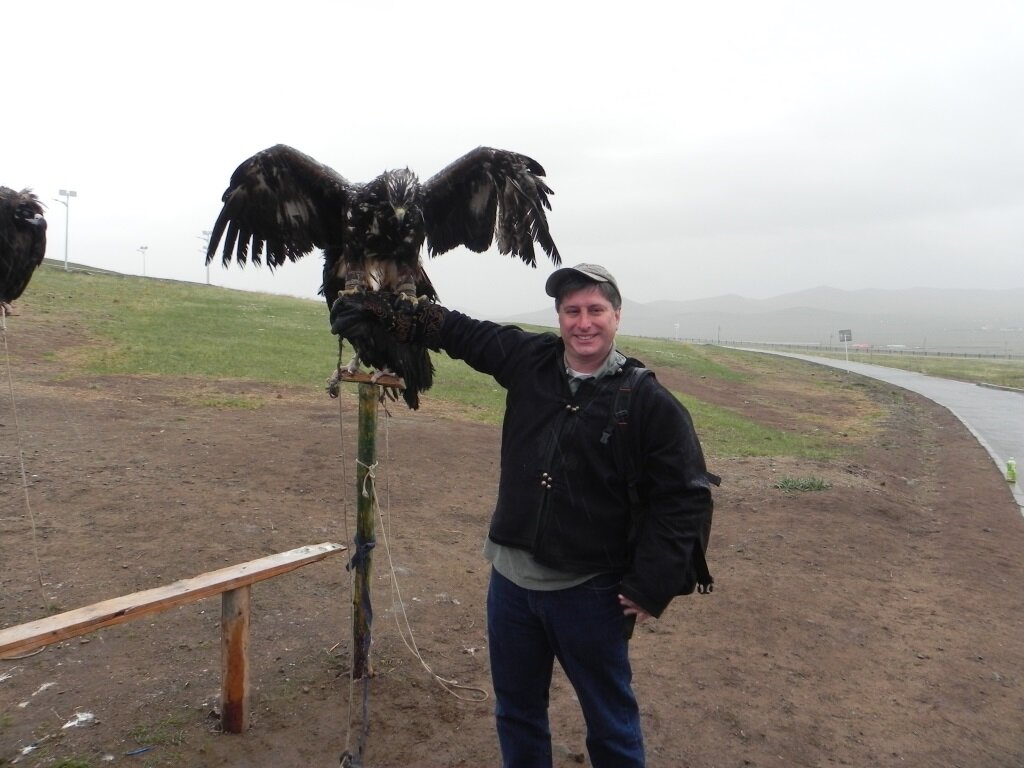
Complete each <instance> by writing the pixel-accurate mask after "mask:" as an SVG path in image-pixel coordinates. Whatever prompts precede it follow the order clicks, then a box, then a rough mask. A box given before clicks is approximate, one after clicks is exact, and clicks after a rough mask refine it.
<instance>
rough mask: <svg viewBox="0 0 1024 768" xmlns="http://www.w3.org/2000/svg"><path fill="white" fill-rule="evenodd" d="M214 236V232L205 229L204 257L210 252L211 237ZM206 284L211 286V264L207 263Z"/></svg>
mask: <svg viewBox="0 0 1024 768" xmlns="http://www.w3.org/2000/svg"><path fill="white" fill-rule="evenodd" d="M212 234H213V231H212V230H209V229H204V230H203V237H202V241H203V256H206V252H207V251H208V250H210V235H212ZM206 284H207V285H209V284H210V263H209V262H206Z"/></svg>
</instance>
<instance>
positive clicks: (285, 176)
mask: <svg viewBox="0 0 1024 768" xmlns="http://www.w3.org/2000/svg"><path fill="white" fill-rule="evenodd" d="M544 176H545V172H544V169H543V168H542V167H541V165H540V163H538V162H537V161H536V160H533V159H532V158H530V157H527V156H526V155H521V154H517V153H515V152H509V151H506V150H502V149H492V148H490V147H477V148H476V149H474V150H472V151H471V152H468V153H467V154H465V155H463V156H462V157H460V158H459V159H457V160H455V161H454V162H452V163H451V164H449V165H448V166H447V167H446V168H444V169H443V170H441V171H440V172H439V173H437V174H435V175H434V176H431V177H430V178H429V179H427V180H426V181H425V182H421V181H420V180H419V178H418V177H417V175H416V174H415V173H413V172H412V171H410V170H409V169H408V168H400V169H396V170H386V171H384V172H383V173H381V174H380V175H379V176H377V178H375V179H373V180H372V181H369V182H366V183H354V182H350V181H348V180H347V179H346V178H345V177H343V176H342V175H340V174H339V173H337V172H336V171H335V170H333V169H332V168H329V167H328V166H326V165H324V164H322V163H320V162H318V161H317V160H315V159H313V158H312V157H310V156H309V155H306V154H303V153H302V152H299V151H298V150H296V149H293V148H292V147H289V146H285V145H283V144H278V145H277V146H274V147H271V148H269V149H265V150H263V151H261V152H257V153H256V154H255V155H253V156H252V157H250V158H249V159H247V160H245V161H244V162H243V163H242V164H241V165H239V166H238V168H236V169H235V172H234V173H233V174H232V175H231V182H230V184H229V186H228V188H227V190H225V192H224V194H223V196H222V198H221V201H222V202H223V204H224V205H223V208H222V209H221V212H220V215H219V216H218V217H217V221H216V222H215V223H214V225H213V229H212V230H211V234H210V242H209V246H208V249H207V252H206V263H207V264H209V263H210V262H211V261H212V260H213V259H214V257H215V255H216V252H217V248H218V245H219V243H220V241H221V239H222V238H223V240H224V246H223V252H222V263H223V265H224V266H225V267H227V266H229V265H230V264H231V261H232V258H234V260H235V261H236V262H237V263H238V264H239V265H240V266H243V267H244V266H245V264H246V262H247V261H251V262H252V263H253V264H256V265H260V264H261V263H266V266H267V267H269V268H270V269H271V270H273V269H276V268H277V267H280V266H281V265H282V264H284V263H285V262H288V261H292V262H294V261H296V260H298V259H300V258H302V257H303V256H305V255H307V254H309V253H310V252H311V251H312V250H313V249H314V248H318V249H320V250H322V251H323V257H324V268H323V283H322V284H321V286H320V293H322V294H323V296H324V299H325V300H326V302H327V305H328V307H330V306H331V305H332V304H333V303H334V301H335V300H337V298H338V297H339V295H341V294H355V293H358V292H362V291H382V292H387V293H389V294H395V295H397V296H399V297H402V299H401V300H404V301H408V302H409V303H410V305H415V304H416V303H418V302H435V303H436V302H437V301H438V295H437V291H436V290H435V289H434V286H433V284H432V283H431V282H430V278H429V277H428V276H427V273H426V271H425V270H424V267H423V260H422V258H421V252H422V250H423V245H424V243H425V244H426V249H427V253H428V254H429V255H430V256H431V257H434V256H439V255H440V254H442V253H445V252H446V251H450V250H451V249H453V248H455V247H457V246H460V245H462V246H465V247H466V248H469V249H470V250H472V251H476V252H477V253H482V252H484V251H486V250H487V249H488V248H490V246H491V244H492V242H495V241H496V242H497V247H498V251H499V253H501V254H503V255H507V256H510V257H512V258H519V259H522V261H523V262H525V263H526V264H528V265H530V266H531V267H536V266H537V248H536V246H539V247H540V249H542V250H543V251H544V253H546V254H547V256H548V257H549V258H550V259H551V261H552V263H554V264H555V265H556V266H557V265H559V264H560V263H561V257H560V256H559V254H558V248H557V247H556V246H555V243H554V240H553V239H552V237H551V233H550V231H549V229H548V221H547V215H546V213H545V210H551V204H550V202H549V201H548V195H552V194H554V193H553V192H552V190H551V189H550V188H549V187H548V186H547V184H545V183H544V180H543V177H544ZM341 341H342V340H340V339H339V345H340V344H341ZM348 341H349V342H350V343H351V344H352V346H353V348H354V350H355V357H354V358H353V359H352V361H351V362H350V363H349V364H348V366H347V368H346V369H345V370H347V372H348V373H355V372H356V371H357V370H358V368H359V365H360V362H362V363H364V364H366V365H368V366H371V367H373V368H375V369H377V373H375V374H374V378H373V380H374V381H376V380H377V378H378V377H379V376H380V375H381V374H382V373H388V374H394V375H396V376H399V377H401V378H402V379H403V381H404V387H403V389H402V396H403V399H404V400H405V402H406V403H407V404H408V406H409V407H410V408H413V409H415V408H418V407H419V393H420V392H422V391H424V390H427V389H429V388H430V386H431V384H432V383H433V373H434V369H433V365H432V364H431V362H430V355H429V352H428V350H427V348H426V346H424V345H423V344H417V343H402V342H398V341H397V340H396V339H394V337H393V336H392V335H391V334H390V333H389V332H388V331H387V330H386V329H384V328H383V327H381V326H380V325H379V324H377V323H372V322H369V321H368V322H367V323H366V324H365V327H361V328H358V329H355V330H353V332H352V333H351V334H350V338H349V339H348ZM339 349H340V347H339ZM340 360H341V358H340V352H339V365H338V372H337V374H336V375H335V377H334V378H333V379H332V380H331V381H330V382H329V387H328V390H329V391H330V392H331V395H332V396H337V380H338V377H339V376H340V375H342V368H341V363H340Z"/></svg>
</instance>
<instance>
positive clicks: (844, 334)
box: [839, 330, 853, 341]
mask: <svg viewBox="0 0 1024 768" xmlns="http://www.w3.org/2000/svg"><path fill="white" fill-rule="evenodd" d="M839 340H840V341H853V331H851V330H845V331H839Z"/></svg>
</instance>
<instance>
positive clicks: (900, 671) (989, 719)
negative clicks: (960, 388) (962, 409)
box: [0, 309, 1024, 768]
mask: <svg viewBox="0 0 1024 768" xmlns="http://www.w3.org/2000/svg"><path fill="white" fill-rule="evenodd" d="M7 323H8V328H7V331H6V334H5V338H4V340H5V344H6V347H5V349H4V350H0V353H3V354H5V355H7V357H6V359H5V360H4V366H3V369H2V373H3V379H4V381H3V382H2V390H0V504H2V506H0V625H2V626H10V625H14V624H19V623H22V622H26V621H30V620H33V619H36V618H40V617H41V616H44V615H45V614H46V612H47V610H68V609H71V608H76V607H80V606H84V605H87V604H90V603H93V602H97V601H100V600H104V599H108V598H111V597H115V596H118V595H122V594H126V593H129V592H132V591H136V590H141V589H148V588H151V587H155V586H159V585H162V584H167V583H170V582H172V581H174V580H177V579H180V578H186V577H191V576H195V575H198V574H200V573H203V572H205V571H209V570H214V569H217V568H222V567H225V566H227V565H231V564H235V563H241V562H245V561H247V560H251V559H254V558H257V557H261V556H263V555H267V554H270V553H275V552H282V551H285V550H288V549H292V548H295V547H299V546H303V545H307V544H316V543H320V542H325V541H335V542H341V543H348V542H350V541H351V538H352V534H353V532H354V521H353V519H352V518H353V514H354V513H353V508H354V505H355V485H354V461H355V460H354V455H355V434H356V428H355V423H356V422H355V419H356V416H355V405H354V396H353V395H352V392H351V388H349V391H348V392H347V393H346V395H345V396H344V397H343V398H342V399H341V401H340V404H339V403H338V402H336V401H331V400H328V399H327V398H326V397H325V396H323V395H322V394H321V392H320V391H319V389H318V386H319V384H318V383H315V382H314V383H312V384H311V385H310V387H309V388H308V389H303V390H298V389H284V388H280V387H273V386H264V385H254V384H251V383H238V382H219V383H217V384H210V383H208V382H203V381H199V380H188V379H166V378H165V379H159V378H145V379H143V378H130V377H116V378H115V377H110V378H94V379H81V378H67V377H66V376H65V375H64V371H65V366H63V365H62V364H61V363H60V360H61V359H62V358H61V354H66V353H68V352H69V351H73V348H74V347H75V346H76V345H79V344H81V343H84V342H83V340H82V339H81V338H80V337H79V336H78V334H77V332H76V331H75V329H74V328H55V327H52V326H48V325H47V321H46V319H45V318H33V317H32V315H31V312H30V311H26V310H24V309H22V314H21V315H19V316H17V317H13V318H9V319H8V321H7ZM753 359H756V360H757V362H750V363H749V365H751V366H761V367H762V368H764V367H765V366H770V367H771V369H772V371H773V376H772V377H771V378H770V380H769V381H770V384H771V386H770V387H769V388H767V389H764V390H759V389H756V388H755V387H753V386H752V385H749V384H745V383H732V384H730V383H721V382H717V381H716V382H715V385H714V387H711V386H710V385H709V383H708V382H706V381H704V380H701V379H699V378H691V377H686V376H680V375H676V376H670V375H668V374H663V375H662V376H661V378H662V381H664V382H665V383H667V384H668V385H669V386H670V387H672V388H674V389H676V390H679V391H684V392H690V393H694V394H699V395H700V396H701V397H702V398H705V399H707V400H712V401H714V402H718V403H721V404H725V405H728V406H729V407H732V408H735V409H737V410H739V411H742V412H743V413H745V414H746V415H748V416H750V417H752V418H755V419H757V420H759V421H761V422H763V423H765V424H769V425H774V426H783V427H785V428H787V429H791V430H794V431H801V432H814V431H818V432H820V433H822V434H831V435H838V436H840V438H841V439H845V440H847V441H848V443H849V454H848V455H847V456H845V457H844V458H842V459H837V460H830V461H800V462H795V461H791V460H786V461H781V460H772V459H753V458H737V457H729V456H716V455H709V465H710V467H711V469H712V470H713V471H715V472H717V473H718V474H720V475H722V476H723V478H724V481H723V484H722V487H721V489H720V490H719V491H718V492H717V495H716V513H715V523H714V529H713V533H712V544H711V549H710V550H709V560H710V564H711V569H712V572H713V573H714V575H715V579H716V589H715V591H714V593H713V594H712V595H709V596H693V597H689V598H683V599H679V600H677V601H676V602H674V603H673V604H672V606H670V608H669V610H668V611H667V612H666V614H665V615H664V616H663V617H662V619H660V620H658V621H656V622H651V623H648V624H645V625H643V626H641V627H639V628H638V632H637V635H636V638H635V641H634V643H633V657H634V661H635V686H636V689H637V692H638V695H639V698H640V701H641V706H642V712H643V719H644V727H645V737H646V743H647V749H648V755H649V765H650V766H652V768H676V767H680V766H684V767H685V766H693V767H694V768H696V767H702V768H703V767H705V766H708V767H710V766H716V767H732V766H761V767H767V766H772V767H774V766H834V765H847V766H921V767H922V768H923V767H924V766H929V767H931V766H963V767H965V768H984V767H991V768H995V767H997V766H998V767H1008V766H1024V731H1022V728H1021V722H1022V714H1024V687H1022V680H1021V677H1022V675H1024V640H1022V637H1024V632H1022V630H1024V627H1022V617H1024V564H1022V563H1024V557H1022V555H1024V521H1022V519H1021V515H1020V512H1019V510H1018V507H1017V506H1016V505H1015V504H1014V502H1013V499H1012V496H1011V495H1010V493H1009V490H1008V489H1007V486H1006V482H1005V481H1004V480H1003V478H1002V476H1001V474H1000V472H999V471H998V469H997V468H996V467H995V466H994V465H993V464H992V462H991V461H990V459H989V458H988V456H987V454H985V452H984V451H983V450H982V449H981V447H980V446H979V445H978V444H977V442H976V441H975V440H974V439H973V438H972V437H971V435H970V434H969V433H968V432H967V430H966V429H965V428H964V427H963V426H962V425H961V424H960V423H959V422H958V421H956V420H955V419H954V417H953V416H952V415H951V414H950V413H949V412H947V411H945V410H944V409H942V408H940V407H937V406H934V405H932V404H930V403H928V402H925V401H923V400H922V399H920V398H918V397H916V396H913V395H911V394H909V393H905V392H902V391H900V390H895V389H893V388H892V387H889V386H888V385H883V384H878V383H874V382H867V381H865V380H862V379H858V378H856V377H852V376H847V377H846V378H842V376H845V375H843V374H839V373H838V372H829V371H825V370H824V369H815V368H814V367H812V366H804V365H802V364H800V363H792V362H785V363H784V362H781V361H765V360H762V359H760V358H752V360H753ZM794 371H795V373H794ZM238 394H245V395H247V396H250V397H252V398H256V397H259V398H262V399H263V400H262V401H263V405H262V407H259V408H237V407H235V408H217V407H209V406H203V405H199V404H197V403H198V402H199V400H200V399H201V398H202V397H207V396H208V397H209V398H210V399H211V400H213V399H217V398H218V397H220V398H221V399H223V397H224V396H226V395H238ZM391 412H392V416H391V417H390V418H386V417H384V415H383V414H382V417H381V423H380V436H379V439H378V448H379V456H378V468H377V470H376V487H377V492H378V496H379V499H380V506H381V512H382V518H383V522H382V523H380V524H379V526H378V545H377V548H376V550H375V551H374V556H373V557H374V559H373V577H372V581H373V601H374V609H375V618H374V625H373V634H374V644H373V650H372V663H373V666H374V671H375V676H374V677H373V678H372V679H370V680H369V681H367V683H366V685H365V686H364V685H363V683H362V682H360V683H359V684H357V685H356V686H352V685H350V683H349V676H348V674H347V670H348V669H349V665H350V662H351V648H352V640H351V618H350V613H351V611H350V605H351V590H350V580H349V575H348V573H347V572H346V570H345V556H339V557H334V558H331V559H328V560H326V561H324V562H321V563H316V564H313V565H310V566H307V567H306V568H303V569H301V570H299V571H296V572H294V573H291V574H288V575H284V576H281V577H278V578H275V579H272V580H269V581H265V582H262V583H260V584H257V585H255V586H254V587H253V593H252V600H253V603H252V607H253V621H252V628H251V643H250V650H251V658H252V679H251V684H252V713H253V714H252V726H251V728H250V729H249V730H248V731H247V732H246V733H244V734H239V735H231V734H223V733H221V732H220V731H219V719H218V707H219V703H218V691H219V686H220V629H219V621H220V601H219V599H217V598H211V599H207V600H203V601H200V602H197V603H193V604H190V605H187V606H184V607H180V608H176V609H172V610H171V611H169V612H166V613H162V614H158V615H155V616H151V617H147V618H145V619H141V620H138V621H133V622H128V623H126V624H123V625H120V626H117V627H113V628H110V629H106V630H102V631H99V632H96V633H93V634H90V635H86V636H83V637H80V638H75V639H71V640H68V641H65V642H62V643H59V644H56V645H53V646H50V647H48V648H47V649H46V650H45V651H43V652H41V653H38V654H36V655H33V656H30V657H27V658H21V659H7V660H2V661H0V765H19V766H54V765H63V766H65V767H66V768H83V767H84V766H92V767H93V768H97V767H98V766H102V765H107V764H113V765H130V766H238V767H241V766H254V767H259V766H268V767H269V766H273V767H274V768H289V767H291V766H295V767H296V768H298V767H299V766H301V767H302V768H306V767H307V766H336V765H338V762H339V756H340V755H341V753H342V751H343V750H345V749H346V748H348V749H350V750H352V751H355V750H356V749H357V748H358V745H359V744H360V743H361V742H362V743H363V744H365V752H364V765H366V766H374V767H377V766H381V767H385V766H386V767H399V766H425V767H428V768H429V767H433V766H462V767H466V768H468V767H471V766H472V767H475V766H495V765H498V761H499V757H498V748H497V742H496V738H495V736H494V731H493V724H492V719H491V712H492V708H493V698H492V697H491V695H490V682H489V672H488V661H487V636H486V633H485V628H484V627H485V622H484V596H485V590H486V583H487V576H488V573H487V567H486V564H485V562H484V561H483V559H482V557H481V548H482V543H483V538H484V536H485V533H486V526H487V520H488V513H489V511H490V508H491V505H492V503H493V497H494V491H495V487H496V474H497V455H498V454H497V452H498V437H499V433H498V429H497V428H496V427H493V426H488V425H482V424H479V423H473V422H470V421H467V420H464V419H460V418H457V417H458V414H455V413H450V412H446V411H445V410H444V409H442V408H441V407H440V405H439V404H438V403H437V402H435V401H432V400H431V399H430V398H429V396H427V397H425V398H424V405H423V408H422V409H421V411H420V412H418V413H415V414H413V413H410V412H408V411H406V410H405V409H404V407H399V406H393V407H392V408H391ZM872 414H874V415H872ZM698 429H699V422H698ZM22 458H23V462H24V469H25V483H24V484H23V480H22V471H21V466H22V460H21V459H22ZM806 477H815V478H819V479H824V480H827V481H828V482H829V483H830V484H831V487H830V488H829V489H827V490H824V491H819V492H803V493H801V492H786V491H782V490H779V489H778V488H776V487H774V484H775V483H776V482H777V481H778V480H779V479H783V478H806ZM392 574H394V580H393V579H392ZM396 583H397V589H395V588H394V584H396ZM404 627H409V628H411V640H410V639H409V634H408V632H407V631H406V632H404V633H403V632H402V631H401V630H402V628H404ZM403 637H404V638H405V639H404V640H403ZM414 651H415V652H414ZM417 654H418V655H419V658H417ZM421 660H422V661H421ZM431 671H432V672H431ZM434 674H436V675H437V676H438V677H440V678H443V679H445V680H455V681H458V684H459V685H461V686H465V687H458V688H456V687H454V686H449V688H447V689H446V688H445V687H444V686H442V684H441V683H440V682H439V681H438V680H437V679H435V677H434ZM364 691H365V693H366V695H365V697H364ZM364 707H366V711H368V713H369V721H368V722H369V728H368V733H367V734H366V736H365V738H364V737H363V735H362V733H363V731H362V728H361V715H362V712H363V711H364ZM551 715H552V725H553V732H554V741H555V745H556V752H557V757H556V765H557V766H560V768H565V767H566V766H575V765H581V764H587V763H588V761H587V759H586V757H585V745H584V727H583V723H582V721H581V718H580V715H579V712H578V708H577V705H576V702H575V701H574V699H573V694H572V690H571V688H570V686H569V685H568V684H567V683H566V681H565V679H564V677H562V676H560V675H559V676H557V677H556V681H555V685H554V690H553V695H552V702H551ZM79 722H80V724H77V725H76V724H75V723H79Z"/></svg>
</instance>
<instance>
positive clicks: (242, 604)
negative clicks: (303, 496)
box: [0, 542, 346, 733]
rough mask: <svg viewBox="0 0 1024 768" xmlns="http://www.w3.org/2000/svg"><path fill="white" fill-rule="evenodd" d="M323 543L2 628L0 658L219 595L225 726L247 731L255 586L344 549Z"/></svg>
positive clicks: (239, 731) (228, 728) (223, 725)
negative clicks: (253, 586) (250, 613)
mask: <svg viewBox="0 0 1024 768" xmlns="http://www.w3.org/2000/svg"><path fill="white" fill-rule="evenodd" d="M345 549H346V548H345V547H343V546H342V545H340V544H332V543H330V542H325V543H323V544H316V545H314V546H308V547H299V548H298V549H292V550H289V551H288V552H279V553H278V554H276V555H267V556H266V557H261V558H259V559H257V560H250V561H249V562H247V563H241V564H240V565H233V566H230V567H228V568H221V569H220V570H217V571H210V572H209V573H204V574H202V575H200V576H196V577H194V578H191V579H182V580H181V581H176V582H174V583H173V584H168V585H167V586H164V587H156V588H155V589H147V590H144V591H142V592H134V593H132V594H130V595H124V596H122V597H115V598H113V599H111V600H104V601H103V602H100V603H94V604H93V605H88V606H85V607H84V608H76V609H75V610H73V611H66V612H64V613H58V614H54V615H53V616H47V617H46V618H44V619H37V620H36V621H30V622H28V623H26V624H18V625H16V626H13V627H7V628H6V629H0V658H3V657H5V656H17V655H22V654H25V653H28V652H30V651H33V650H35V649H37V648H42V647H43V646H46V645H51V644H53V643H58V642H60V641H61V640H66V639H68V638H70V637H76V636H78V635H84V634H87V633H89V632H95V631H96V630H98V629H102V628H104V627H111V626H113V625H115V624H123V623H124V622H126V621H132V620H134V619H138V618H142V617H143V616H149V615H151V614H154V613H159V612H161V611H166V610H168V609H170V608H174V607H175V606H179V605H184V604H186V603H192V602H195V601H197V600H202V599H203V598H206V597H213V596H214V595H218V594H219V595H221V596H222V597H221V666H222V669H221V683H222V685H221V725H222V727H223V728H224V730H225V731H227V732H229V733H241V732H242V731H244V730H245V729H246V728H248V727H249V605H250V597H251V592H252V585H253V584H254V583H256V582H257V581H263V580H265V579H270V578H273V577H274V576H280V575H281V574H283V573H288V572H289V571H294V570H295V569H297V568H301V567H302V566H304V565H309V564H310V563H316V562H319V561H320V560H323V559H324V558H326V557H329V556H330V555H335V554H337V553H339V552H343V551H345Z"/></svg>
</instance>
